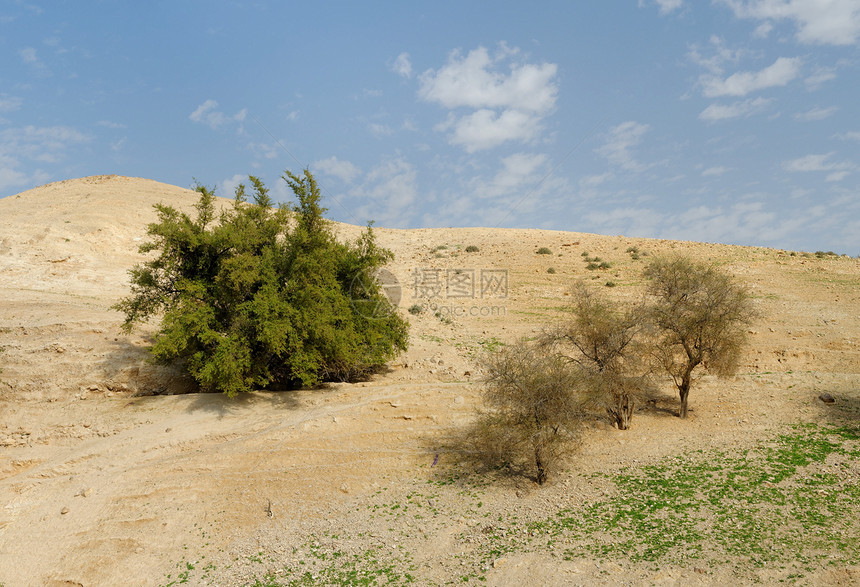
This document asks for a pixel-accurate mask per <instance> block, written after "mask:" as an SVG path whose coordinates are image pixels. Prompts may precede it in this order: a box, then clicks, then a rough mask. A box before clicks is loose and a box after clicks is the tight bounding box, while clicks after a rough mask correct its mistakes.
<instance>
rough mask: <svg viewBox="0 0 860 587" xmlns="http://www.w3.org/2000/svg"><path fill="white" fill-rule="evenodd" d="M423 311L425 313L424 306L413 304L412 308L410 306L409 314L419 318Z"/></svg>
mask: <svg viewBox="0 0 860 587" xmlns="http://www.w3.org/2000/svg"><path fill="white" fill-rule="evenodd" d="M423 311H424V306H422V305H420V304H412V305H411V306H409V313H410V314H412V315H413V316H417V315H418V314H420V313H421V312H423Z"/></svg>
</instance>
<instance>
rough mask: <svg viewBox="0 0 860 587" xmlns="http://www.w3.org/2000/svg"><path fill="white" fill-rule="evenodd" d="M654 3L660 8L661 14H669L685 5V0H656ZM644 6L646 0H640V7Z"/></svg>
mask: <svg viewBox="0 0 860 587" xmlns="http://www.w3.org/2000/svg"><path fill="white" fill-rule="evenodd" d="M654 3H655V4H657V6H658V7H659V8H660V14H668V13H670V12H672V11H673V10H677V9H679V8H681V6H683V5H684V0H654ZM643 6H645V1H644V0H639V8H642V7H643Z"/></svg>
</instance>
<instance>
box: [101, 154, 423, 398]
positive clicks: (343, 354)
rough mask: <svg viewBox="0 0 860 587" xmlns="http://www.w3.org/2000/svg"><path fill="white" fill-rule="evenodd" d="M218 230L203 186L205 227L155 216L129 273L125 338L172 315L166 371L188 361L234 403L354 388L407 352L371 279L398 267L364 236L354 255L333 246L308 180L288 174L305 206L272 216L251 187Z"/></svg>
mask: <svg viewBox="0 0 860 587" xmlns="http://www.w3.org/2000/svg"><path fill="white" fill-rule="evenodd" d="M249 179H250V182H251V185H252V189H253V202H252V203H249V202H247V194H246V192H245V186H244V185H239V186H238V187H237V188H236V194H235V199H234V201H233V206H232V207H231V208H229V209H227V210H225V211H224V212H222V213H221V214H220V216H219V217H218V219H217V222H216V213H215V195H214V193H213V192H212V191H211V190H209V189H207V188H205V187H203V186H199V185H198V186H197V192H198V193H199V194H200V198H199V201H198V203H197V205H196V209H197V218H196V219H193V220H192V219H191V218H190V217H189V216H188V215H187V214H185V213H181V212H179V211H177V210H176V209H174V208H172V207H170V206H166V205H161V204H159V205H157V206H156V210H157V211H158V218H159V221H158V222H157V223H154V224H151V225H150V226H149V228H148V235H149V237H150V238H151V240H150V242H148V243H146V244H144V245H143V246H141V247H140V251H141V252H142V253H148V252H153V251H154V252H157V253H158V256H157V257H156V258H155V259H153V260H151V261H147V262H146V263H144V264H142V265H138V266H137V267H135V268H134V269H132V270H131V272H130V273H131V282H132V295H131V296H130V297H128V298H126V299H124V300H122V301H121V302H120V303H118V304H117V305H116V306H115V308H116V309H118V310H120V311H121V312H123V313H124V314H125V315H126V320H125V324H124V327H123V328H124V330H125V331H126V332H128V331H130V330H131V329H132V328H133V326H134V325H135V324H136V323H139V322H141V321H143V320H146V319H147V318H149V317H150V316H152V315H154V314H156V313H159V312H163V316H162V318H161V328H160V331H159V333H158V335H157V336H156V339H155V344H154V345H153V347H152V355H153V357H154V358H155V359H156V360H157V361H161V362H171V361H174V360H181V361H183V362H184V365H185V367H186V368H187V369H188V371H189V372H190V373H191V375H192V376H193V377H194V379H195V380H196V381H197V382H198V383H199V384H200V385H201V386H202V387H203V388H205V389H210V390H217V391H222V392H225V393H227V394H228V395H231V396H232V395H235V394H237V393H240V392H244V391H249V390H251V389H253V388H255V387H258V388H262V387H266V386H269V385H272V384H278V385H290V386H294V385H305V386H309V385H314V384H316V383H318V382H319V381H321V380H326V379H339V380H347V379H355V378H358V377H362V376H365V375H367V374H368V373H370V372H371V371H373V370H374V369H375V368H377V367H379V366H380V365H382V364H384V363H385V362H386V361H387V360H389V359H390V358H392V357H393V356H395V355H396V354H397V353H398V352H399V351H402V350H404V349H405V348H406V344H407V336H408V330H407V324H406V322H405V321H404V320H403V319H402V318H401V317H400V316H398V315H397V313H396V312H394V311H393V309H392V308H391V307H390V303H389V302H388V299H387V298H386V297H385V296H384V295H383V294H382V292H381V288H380V286H379V284H378V283H377V281H376V279H375V278H374V273H373V272H374V271H375V270H376V269H377V268H379V267H380V266H382V265H383V264H384V263H386V262H387V261H389V260H390V259H391V258H392V255H391V253H390V251H388V250H386V249H382V248H380V247H378V246H377V244H376V241H375V238H374V235H373V231H372V229H371V227H370V226H368V227H367V229H366V230H365V232H364V233H363V234H362V236H361V237H360V238H359V239H358V240H357V241H356V242H354V243H351V244H342V243H339V242H337V241H336V240H335V238H334V236H333V233H332V230H331V228H330V226H329V221H327V220H326V219H325V218H324V217H323V213H324V212H325V209H324V208H322V207H320V205H319V202H320V193H319V189H318V188H317V184H316V181H315V180H314V177H313V175H311V173H310V172H309V171H307V170H306V171H305V172H304V174H303V175H294V174H292V173H290V172H289V171H287V172H286V175H285V176H284V180H285V181H286V182H287V184H288V185H289V186H290V188H292V190H293V193H294V194H295V196H296V198H297V200H298V202H297V203H296V204H295V205H294V206H293V208H292V220H293V221H294V222H293V224H292V226H291V214H290V210H288V209H287V208H286V207H285V206H281V207H279V208H278V209H275V210H273V209H272V201H271V199H270V198H269V195H268V189H267V188H266V187H265V186H264V185H263V183H262V182H261V181H260V180H259V179H257V178H256V177H253V176H252V177H250V178H249Z"/></svg>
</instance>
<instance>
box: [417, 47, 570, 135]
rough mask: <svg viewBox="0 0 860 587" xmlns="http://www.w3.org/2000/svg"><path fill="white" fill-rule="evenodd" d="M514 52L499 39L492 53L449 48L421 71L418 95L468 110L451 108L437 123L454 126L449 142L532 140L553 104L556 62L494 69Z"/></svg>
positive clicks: (478, 49) (441, 125)
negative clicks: (439, 63)
mask: <svg viewBox="0 0 860 587" xmlns="http://www.w3.org/2000/svg"><path fill="white" fill-rule="evenodd" d="M518 52H519V50H518V49H516V48H509V47H507V45H504V44H502V45H501V46H500V50H499V52H498V53H497V55H496V56H494V57H491V56H490V54H489V52H488V51H487V49H486V48H484V47H478V48H477V49H475V50H473V51H470V52H469V53H468V55H466V56H465V57H464V56H462V55H461V53H460V52H459V51H452V52H451V54H450V55H449V56H448V63H447V64H446V65H445V66H443V67H441V68H439V69H438V70H433V69H429V70H427V71H425V72H424V73H422V74H421V76H420V77H419V84H420V88H419V91H418V95H419V97H420V98H421V99H422V100H425V101H428V102H435V103H437V104H440V105H442V106H444V107H445V108H448V109H450V110H455V109H460V108H468V109H472V110H473V112H471V113H469V114H462V115H461V114H455V113H454V112H451V113H449V116H448V119H447V120H446V121H445V122H444V123H441V124H440V125H437V126H436V130H449V129H453V133H452V134H451V135H449V140H450V142H451V143H452V144H455V145H460V146H462V147H464V148H465V149H466V150H467V151H468V152H474V151H478V150H483V149H489V148H492V147H495V146H497V145H500V144H502V143H504V142H507V141H527V140H531V139H533V138H535V137H536V136H537V135H538V134H539V133H540V132H541V130H542V127H541V124H540V123H541V120H542V119H543V118H544V117H545V116H546V115H547V114H549V112H550V111H551V110H552V109H553V108H554V107H555V102H556V98H557V95H558V86H557V85H556V82H555V76H556V73H557V70H558V67H557V66H556V65H555V64H551V63H543V64H540V65H535V64H528V63H511V64H510V65H509V68H508V69H509V72H508V73H504V72H500V71H497V69H499V68H500V67H499V66H500V64H501V62H503V61H506V60H508V61H510V60H511V58H512V57H513V56H515V55H517V54H518Z"/></svg>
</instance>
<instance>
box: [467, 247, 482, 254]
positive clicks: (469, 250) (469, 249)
mask: <svg viewBox="0 0 860 587" xmlns="http://www.w3.org/2000/svg"><path fill="white" fill-rule="evenodd" d="M479 250H480V249H479V248H478V247H477V246H475V245H469V246H468V247H466V252H467V253H477V252H478V251H479Z"/></svg>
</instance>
